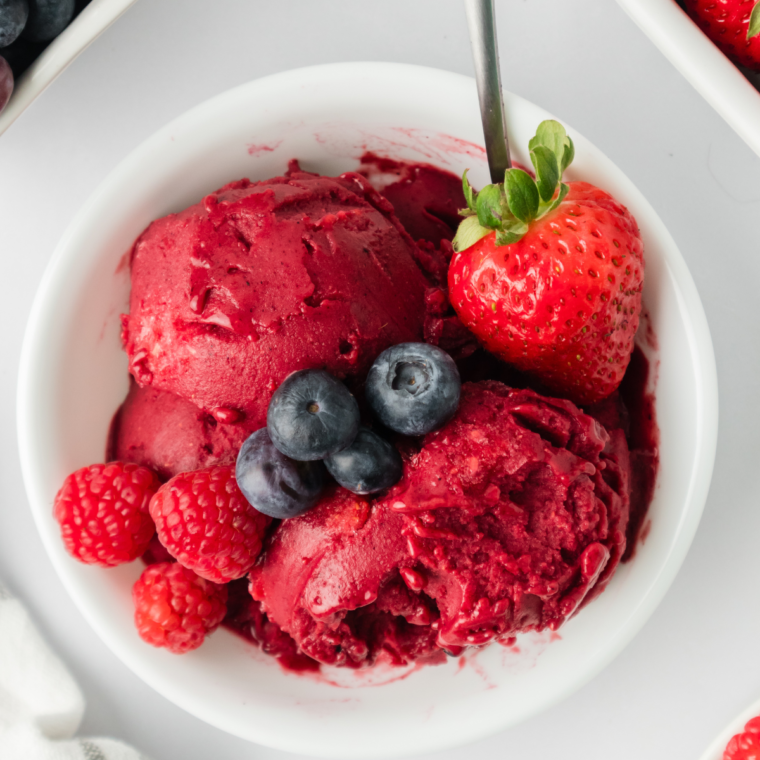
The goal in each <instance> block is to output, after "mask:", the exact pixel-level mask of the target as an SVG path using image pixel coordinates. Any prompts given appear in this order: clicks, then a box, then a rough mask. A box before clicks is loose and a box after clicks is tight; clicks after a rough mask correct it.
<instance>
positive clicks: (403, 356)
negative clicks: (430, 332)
mask: <svg viewBox="0 0 760 760" xmlns="http://www.w3.org/2000/svg"><path fill="white" fill-rule="evenodd" d="M461 387H462V383H461V381H460V379H459V370H458V369H457V365H456V364H454V360H453V359H452V358H451V357H450V356H449V355H448V354H447V353H446V352H445V351H443V350H442V349H440V348H438V347H437V346H431V345H429V344H428V343H400V344H399V345H397V346H392V347H391V348H388V349H386V350H385V351H383V353H382V354H380V356H378V357H377V359H375V363H374V364H373V365H372V367H371V368H370V371H369V375H368V376H367V385H366V396H367V403H368V404H369V405H370V407H371V408H372V411H373V412H374V413H375V415H376V416H377V418H378V419H379V420H380V422H382V423H383V425H385V426H386V427H389V428H390V429H391V430H395V431H396V432H397V433H403V434H404V435H425V433H429V432H431V431H432V430H437V429H438V428H440V427H443V425H445V424H446V423H447V422H448V421H449V420H450V419H451V418H452V417H453V416H454V413H455V412H456V410H457V406H458V405H459V391H460V389H461Z"/></svg>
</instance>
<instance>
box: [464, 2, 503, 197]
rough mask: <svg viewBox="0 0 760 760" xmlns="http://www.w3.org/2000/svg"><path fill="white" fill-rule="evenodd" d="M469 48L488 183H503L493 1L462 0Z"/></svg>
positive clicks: (500, 98) (499, 84)
mask: <svg viewBox="0 0 760 760" xmlns="http://www.w3.org/2000/svg"><path fill="white" fill-rule="evenodd" d="M464 4H465V8H466V10H467V25H468V26H469V28H470V44H471V46H472V55H473V58H474V59H475V79H476V80H477V83H478V96H479V98H480V116H481V118H482V119H483V134H484V135H485V139H486V154H487V155H488V168H489V169H490V171H491V182H493V183H499V184H501V183H502V182H504V172H505V171H506V170H507V169H509V168H510V167H511V166H512V162H511V160H510V158H509V140H508V138H507V129H506V118H505V116H504V98H503V97H502V94H501V76H500V74H499V49H498V45H497V42H496V19H495V16H494V0H465V2H464Z"/></svg>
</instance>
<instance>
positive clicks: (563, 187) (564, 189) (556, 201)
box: [547, 182, 570, 213]
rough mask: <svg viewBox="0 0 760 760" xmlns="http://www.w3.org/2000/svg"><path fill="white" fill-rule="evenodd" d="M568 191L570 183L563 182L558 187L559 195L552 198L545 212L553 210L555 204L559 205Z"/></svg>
mask: <svg viewBox="0 0 760 760" xmlns="http://www.w3.org/2000/svg"><path fill="white" fill-rule="evenodd" d="M569 192H570V185H566V184H565V183H564V182H563V183H562V184H561V185H560V187H559V195H558V196H557V197H556V198H555V199H554V201H553V202H552V204H551V206H549V209H548V210H547V213H549V211H554V209H555V208H557V206H559V204H560V203H562V201H564V200H565V196H566V195H567V194H568V193H569Z"/></svg>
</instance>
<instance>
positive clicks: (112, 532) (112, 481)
mask: <svg viewBox="0 0 760 760" xmlns="http://www.w3.org/2000/svg"><path fill="white" fill-rule="evenodd" d="M159 485H160V484H159V481H158V477H157V476H156V474H155V473H154V472H153V471H152V470H149V469H148V468H147V467H140V466H138V465H136V464H125V463H124V462H110V463H109V464H93V465H91V466H90V467H83V468H82V469H81V470H77V471H76V472H74V473H72V474H71V475H69V476H68V478H66V480H65V481H64V482H63V486H62V488H61V490H60V491H59V492H58V495H57V496H56V497H55V503H54V504H53V515H54V517H55V519H56V520H58V523H59V524H60V526H61V535H62V536H63V543H64V544H65V546H66V549H67V550H68V552H69V554H71V555H72V556H73V557H76V559H78V560H79V561H80V562H86V563H87V564H95V565H103V566H104V567H113V566H114V565H120V564H122V563H123V562H131V561H132V560H133V559H136V558H137V557H139V556H140V555H141V554H142V553H143V552H144V551H145V550H146V548H147V547H148V544H149V543H150V539H151V537H152V536H153V534H154V533H155V526H154V525H153V521H152V520H151V519H150V514H149V513H148V504H149V502H150V499H151V497H152V496H153V494H154V493H155V492H156V490H157V489H158V487H159Z"/></svg>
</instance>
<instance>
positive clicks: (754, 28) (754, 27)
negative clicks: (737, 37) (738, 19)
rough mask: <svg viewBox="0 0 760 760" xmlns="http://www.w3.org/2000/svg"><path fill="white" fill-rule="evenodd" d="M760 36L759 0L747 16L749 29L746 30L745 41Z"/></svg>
mask: <svg viewBox="0 0 760 760" xmlns="http://www.w3.org/2000/svg"><path fill="white" fill-rule="evenodd" d="M758 34H760V0H758V2H757V3H755V7H754V8H753V9H752V13H750V15H749V27H748V28H747V39H748V40H751V39H752V38H753V37H757V35H758Z"/></svg>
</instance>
